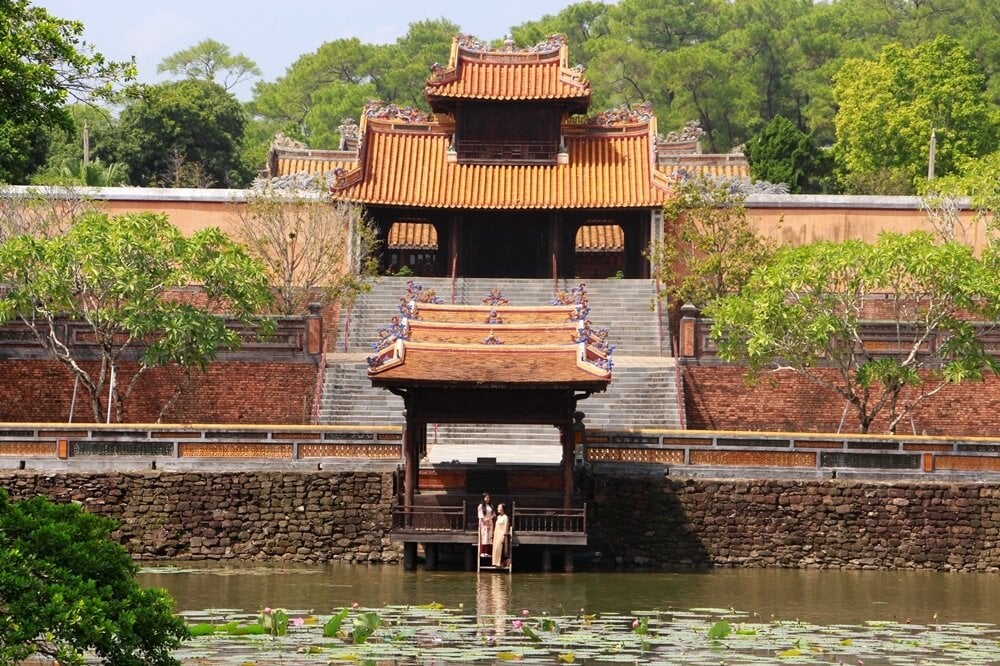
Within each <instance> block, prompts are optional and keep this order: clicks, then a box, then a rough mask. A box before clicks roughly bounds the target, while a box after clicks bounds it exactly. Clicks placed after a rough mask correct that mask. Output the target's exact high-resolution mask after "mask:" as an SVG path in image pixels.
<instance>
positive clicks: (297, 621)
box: [292, 617, 306, 627]
mask: <svg viewBox="0 0 1000 666" xmlns="http://www.w3.org/2000/svg"><path fill="white" fill-rule="evenodd" d="M305 623H306V621H305V620H303V619H302V618H301V617H297V618H295V619H294V620H292V624H293V625H295V626H296V627H301V626H302V625H304V624H305Z"/></svg>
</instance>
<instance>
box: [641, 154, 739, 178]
mask: <svg viewBox="0 0 1000 666" xmlns="http://www.w3.org/2000/svg"><path fill="white" fill-rule="evenodd" d="M657 169H658V170H659V171H660V172H661V173H663V174H665V175H667V176H669V175H671V174H674V173H676V172H678V171H684V172H685V173H687V174H688V175H691V176H714V177H726V178H749V177H750V163H749V162H747V158H746V157H745V156H744V155H743V154H742V153H692V154H689V155H683V154H664V153H661V154H660V155H659V158H658V160H657Z"/></svg>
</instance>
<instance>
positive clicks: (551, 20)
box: [511, 0, 611, 92]
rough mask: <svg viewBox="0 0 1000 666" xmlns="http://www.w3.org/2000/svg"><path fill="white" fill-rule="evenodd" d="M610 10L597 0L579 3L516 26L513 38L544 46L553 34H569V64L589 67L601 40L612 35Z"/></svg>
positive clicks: (513, 29) (512, 32)
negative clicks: (609, 18)
mask: <svg viewBox="0 0 1000 666" xmlns="http://www.w3.org/2000/svg"><path fill="white" fill-rule="evenodd" d="M610 7H611V5H607V4H605V3H603V2H593V0H584V1H583V2H577V3H575V4H572V5H570V6H568V7H566V8H565V9H563V10H562V11H560V12H559V13H558V14H555V15H549V14H546V15H545V16H543V17H542V18H540V19H538V20H537V21H529V22H527V23H522V24H521V25H519V26H514V27H513V28H511V36H512V37H513V38H514V41H516V42H517V43H518V44H522V45H531V44H538V43H541V42H542V41H544V40H545V39H546V38H547V37H548V36H549V35H565V36H566V41H567V43H568V44H569V49H570V52H569V53H570V55H569V64H570V65H571V66H576V65H583V66H584V67H589V66H590V61H591V59H592V58H593V55H594V48H595V46H596V45H597V43H598V41H599V40H600V39H601V38H603V37H606V36H607V35H608V34H609V32H610V26H609V25H608V11H609V10H610ZM595 92H596V91H595Z"/></svg>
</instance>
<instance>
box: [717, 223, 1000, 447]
mask: <svg viewBox="0 0 1000 666" xmlns="http://www.w3.org/2000/svg"><path fill="white" fill-rule="evenodd" d="M994 271H995V269H994V268H993V267H992V266H991V265H990V261H981V260H979V259H977V258H976V256H975V255H974V254H973V251H972V249H971V248H970V247H969V246H968V245H965V244H962V243H955V242H946V243H938V242H935V239H934V237H933V236H932V235H931V234H928V233H924V232H914V233H911V234H906V235H901V234H882V235H881V236H880V237H879V239H878V241H877V242H875V243H874V244H866V243H863V242H861V241H854V240H851V241H845V242H843V243H831V242H821V243H814V244H811V245H805V246H801V247H794V248H792V247H788V248H782V249H780V250H779V251H778V252H777V253H776V254H775V256H774V257H773V258H772V260H771V261H770V262H768V263H767V264H764V265H763V266H761V267H760V268H758V269H757V270H755V271H754V272H753V274H752V275H751V277H750V280H749V282H748V283H747V284H746V286H745V287H744V289H742V290H741V291H740V292H739V293H738V294H732V295H729V296H726V297H723V298H721V299H719V300H717V301H715V302H713V303H710V304H709V306H708V307H707V308H706V309H705V313H706V314H707V315H708V316H709V317H711V318H712V320H713V323H712V337H713V338H714V339H715V341H716V343H717V344H718V346H719V355H720V356H721V357H722V358H724V359H726V360H728V361H735V362H740V363H745V364H746V365H747V368H748V371H749V374H750V376H751V377H756V376H758V375H759V374H760V373H761V372H762V371H763V370H765V369H773V370H776V371H789V372H795V373H797V374H799V375H801V376H803V377H805V378H807V379H808V380H809V381H811V382H813V383H815V384H816V385H818V386H822V387H825V388H827V389H829V390H832V391H834V392H835V393H837V394H838V395H840V396H841V397H842V398H843V399H844V401H845V407H844V410H845V414H846V413H847V411H848V410H853V411H854V414H855V415H856V417H857V422H858V426H859V429H860V431H861V432H868V430H869V429H870V428H871V427H872V425H873V423H874V422H875V420H876V418H879V417H883V418H884V420H885V423H886V428H887V430H888V431H889V432H895V431H896V428H897V426H898V424H899V422H900V420H901V419H902V418H903V417H904V416H907V415H912V410H913V408H914V407H915V406H916V405H917V404H919V403H920V402H921V401H922V400H924V399H927V398H929V397H931V396H933V395H934V394H935V393H937V392H939V391H940V390H941V389H942V388H943V387H944V386H945V385H947V384H949V383H957V382H961V381H966V380H982V379H983V378H984V376H985V374H986V373H988V372H992V373H997V372H1000V365H998V363H997V361H996V360H995V359H993V358H992V357H991V356H989V355H988V354H987V353H986V351H985V349H984V347H983V344H982V342H981V340H980V338H979V336H978V335H977V333H978V330H979V329H978V328H977V326H976V325H975V321H976V320H977V317H978V319H979V320H980V321H994V320H995V319H996V315H997V304H998V303H1000V300H998V298H997V295H998V287H997V284H996V279H995V272H994ZM873 294H879V296H880V298H881V299H882V306H883V309H884V311H882V312H880V314H879V319H880V320H881V323H882V324H883V327H884V329H886V330H887V331H888V332H889V338H888V339H887V340H885V342H884V343H883V344H880V345H878V346H876V345H874V344H870V343H866V342H865V323H866V311H865V302H866V299H867V298H868V297H870V296H871V295H873ZM933 340H936V344H931V342H932V341H933Z"/></svg>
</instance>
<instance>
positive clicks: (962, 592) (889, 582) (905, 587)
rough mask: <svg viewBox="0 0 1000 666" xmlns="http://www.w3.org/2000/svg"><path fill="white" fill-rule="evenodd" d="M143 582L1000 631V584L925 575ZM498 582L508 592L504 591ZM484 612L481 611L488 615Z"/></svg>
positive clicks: (321, 606) (226, 604) (296, 570)
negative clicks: (976, 625)
mask: <svg viewBox="0 0 1000 666" xmlns="http://www.w3.org/2000/svg"><path fill="white" fill-rule="evenodd" d="M140 578H141V582H142V583H143V584H144V585H147V586H153V587H162V588H165V589H166V590H168V591H169V592H170V594H171V595H172V596H173V598H174V601H175V602H176V604H177V609H178V610H179V611H182V612H183V611H191V610H201V609H205V608H232V609H240V610H244V611H246V612H256V611H258V610H260V609H261V608H264V607H267V606H270V607H275V608H307V609H315V610H316V612H324V613H328V612H331V611H332V610H334V609H335V608H340V607H344V606H350V605H351V604H353V603H359V604H361V605H364V606H367V607H376V608H377V607H380V606H385V605H396V604H401V605H420V604H428V603H432V602H436V603H439V604H442V605H444V606H446V607H449V608H457V607H459V606H461V607H463V608H465V609H469V610H475V609H477V607H478V606H479V605H480V604H484V603H485V604H488V606H489V608H488V610H489V612H507V613H516V612H520V611H521V610H522V609H525V608H527V609H531V610H532V611H533V612H538V613H541V612H548V613H551V614H558V613H570V612H574V613H575V612H577V611H579V610H580V609H581V608H583V609H586V611H587V612H605V613H629V612H631V611H635V610H661V611H665V610H672V609H688V608H696V607H711V608H734V609H737V610H740V611H744V612H746V613H750V614H754V613H756V615H757V616H758V617H760V618H764V619H769V618H772V617H773V618H776V619H781V620H795V619H798V620H803V621H807V622H813V623H821V624H836V623H858V622H864V621H866V620H898V621H900V622H905V621H910V622H913V623H930V622H932V621H935V620H936V621H938V622H990V623H1000V575H997V574H967V573H966V574H963V573H939V572H929V571H894V572H889V571H840V570H813V569H805V570H799V569H720V570H715V571H709V572H705V573H665V572H663V573H648V572H628V573H621V572H610V573H606V572H600V573H590V572H588V573H580V572H578V573H571V574H563V573H514V574H511V575H508V574H497V573H489V574H487V573H481V574H476V573H475V572H472V573H469V572H464V571H447V572H429V571H423V570H418V571H404V570H403V568H402V567H400V566H391V565H390V566H376V565H372V566H368V565H351V564H329V565H247V564H243V565H240V564H224V565H220V564H189V563H184V564H181V565H178V566H177V567H156V566H151V567H147V568H145V569H143V572H142V574H141V576H140ZM498 581H503V584H502V585H498ZM483 610H486V609H483Z"/></svg>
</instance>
